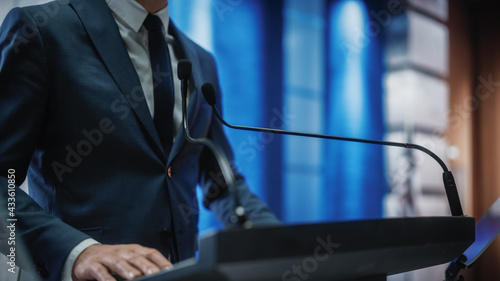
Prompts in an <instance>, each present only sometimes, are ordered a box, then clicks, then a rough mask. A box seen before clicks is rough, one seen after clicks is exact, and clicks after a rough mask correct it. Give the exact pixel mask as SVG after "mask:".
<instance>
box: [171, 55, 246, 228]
mask: <svg viewBox="0 0 500 281" xmlns="http://www.w3.org/2000/svg"><path fill="white" fill-rule="evenodd" d="M191 69H192V65H191V62H190V61H189V60H187V59H183V60H180V61H179V63H178V65H177V76H178V78H179V79H180V80H181V95H182V124H183V128H184V137H185V138H186V140H187V141H188V142H189V143H193V144H201V145H204V146H206V147H208V148H209V149H210V151H212V153H213V155H214V156H215V159H216V160H217V163H218V164H219V167H220V169H221V172H222V175H223V177H224V180H225V182H226V186H227V188H228V189H229V191H231V192H232V194H233V196H234V204H235V208H234V214H232V215H231V217H230V221H231V223H233V224H236V225H240V226H242V227H243V228H246V229H248V228H251V227H252V222H251V221H250V220H249V218H248V216H247V214H246V210H245V208H244V207H243V205H242V204H241V202H240V197H239V194H238V189H237V187H236V184H235V182H236V181H235V177H234V173H233V170H232V168H231V165H230V164H229V161H228V160H227V158H226V156H225V154H224V153H223V152H222V150H221V149H220V148H219V147H218V146H217V145H216V144H215V143H214V142H213V141H211V140H209V139H207V138H196V139H195V138H192V137H191V135H190V133H189V126H188V120H187V92H188V87H189V86H188V85H189V78H190V77H191Z"/></svg>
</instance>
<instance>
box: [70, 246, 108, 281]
mask: <svg viewBox="0 0 500 281" xmlns="http://www.w3.org/2000/svg"><path fill="white" fill-rule="evenodd" d="M95 244H99V242H97V241H96V240H94V239H92V238H88V239H85V240H83V241H82V242H80V244H78V245H76V246H75V247H74V248H73V250H71V252H70V253H69V255H68V257H67V258H66V261H65V262H64V266H63V269H62V277H61V280H62V281H73V278H72V277H71V275H72V272H73V265H74V264H75V260H76V258H77V257H78V256H79V255H80V254H81V253H82V252H83V250H85V249H87V248H88V247H90V246H92V245H95Z"/></svg>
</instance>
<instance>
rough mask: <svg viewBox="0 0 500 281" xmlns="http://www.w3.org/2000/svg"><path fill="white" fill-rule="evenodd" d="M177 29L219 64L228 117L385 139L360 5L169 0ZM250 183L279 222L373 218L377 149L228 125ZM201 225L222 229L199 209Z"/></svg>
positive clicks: (377, 66)
mask: <svg viewBox="0 0 500 281" xmlns="http://www.w3.org/2000/svg"><path fill="white" fill-rule="evenodd" d="M169 5H170V14H171V18H172V20H173V21H174V22H175V24H176V25H177V26H178V27H179V28H180V29H181V30H183V31H184V32H185V33H186V34H188V36H190V37H191V38H192V39H193V40H194V41H196V42H197V43H199V44H200V45H202V46H203V47H205V48H206V49H208V50H209V51H210V52H212V53H213V54H214V56H215V58H216V60H217V63H218V68H219V76H220V80H221V81H220V82H221V87H222V90H223V100H222V104H223V108H224V109H223V114H224V116H225V118H226V119H227V120H228V121H229V122H230V123H233V124H240V125H250V126H263V127H273V128H285V129H292V130H300V131H307V132H314V133H327V134H334V135H341V136H349V137H365V138H373V139H382V137H383V133H384V127H383V121H382V120H383V116H382V115H383V113H382V89H381V81H382V74H383V68H382V59H381V58H382V48H383V45H382V43H381V42H382V38H383V32H380V33H379V34H375V33H374V32H373V30H371V29H370V25H369V22H370V21H371V20H372V19H370V16H369V11H370V9H376V7H374V6H370V3H365V1H355V0H341V1H340V0H339V1H326V0H313V1H303V0H275V1H266V0H170V1H169ZM226 133H227V135H228V137H229V139H230V141H231V143H232V146H233V150H234V153H235V158H236V165H237V166H238V168H239V170H240V171H241V172H242V173H243V174H244V175H245V177H246V179H247V182H248V184H249V186H250V187H251V189H252V190H253V191H254V192H255V193H256V194H258V195H259V196H260V197H261V198H262V199H263V200H264V201H265V202H267V204H268V205H269V206H270V207H271V209H272V210H273V211H274V212H275V213H276V214H277V215H278V216H279V217H280V218H281V219H282V220H283V221H284V222H286V223H302V222H319V221H334V220H345V219H363V218H374V217H380V216H381V215H382V196H383V194H384V193H385V191H386V183H385V179H384V170H383V166H384V165H383V163H384V160H383V154H382V149H381V148H379V147H374V146H370V145H357V144H350V143H340V142H336V141H322V140H314V139H313V140H311V139H304V138H299V137H291V136H285V137H280V136H276V135H268V134H262V133H253V132H242V131H234V130H230V129H228V130H226ZM200 216H201V218H200V226H199V227H200V231H202V232H204V231H206V230H209V229H214V228H220V224H218V223H217V222H216V220H215V218H214V217H213V215H212V214H210V213H209V212H207V211H205V210H203V211H202V212H201V214H200Z"/></svg>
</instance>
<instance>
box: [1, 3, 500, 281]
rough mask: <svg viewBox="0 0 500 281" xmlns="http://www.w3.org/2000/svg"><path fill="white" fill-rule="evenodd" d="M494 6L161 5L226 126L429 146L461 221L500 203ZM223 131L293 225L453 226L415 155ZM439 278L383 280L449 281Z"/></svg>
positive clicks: (481, 274)
mask: <svg viewBox="0 0 500 281" xmlns="http://www.w3.org/2000/svg"><path fill="white" fill-rule="evenodd" d="M42 2H47V1H35V0H17V1H14V0H8V1H5V0H2V2H0V20H3V18H4V16H5V14H6V13H7V12H8V11H9V10H10V9H11V8H12V7H15V6H25V5H31V4H37V3H42ZM497 2H498V1H494V0H491V1H489V0H450V1H448V0H380V1H377V0H364V1H362V0H309V1H304V0H272V1H269V0H267V1H266V0H170V1H169V6H170V14H171V18H172V20H173V22H174V23H175V24H176V25H177V26H178V27H179V28H180V29H181V30H182V31H184V32H185V33H186V34H187V35H188V36H189V37H190V38H192V39H193V40H194V41H195V42H197V43H198V44H200V45H201V46H203V47H204V48H206V49H207V50H209V51H210V52H211V53H212V54H213V55H214V56H215V58H216V61H217V63H218V69H219V78H220V82H221V87H222V90H223V99H222V101H220V102H221V103H222V105H223V114H224V117H225V119H226V120H227V121H228V122H229V123H232V124H237V125H248V126H261V127H269V128H276V129H287V130H297V131H303V132H311V133H321V134H330V135H337V136H344V137H354V138H369V139H375V140H389V141H400V142H413V143H417V144H420V145H423V146H425V147H427V148H429V149H430V150H432V151H434V152H435V153H436V154H437V155H439V156H440V157H441V158H442V159H443V160H445V162H446V163H447V165H448V167H449V168H450V170H451V171H452V172H453V173H454V175H455V179H456V181H457V185H458V188H459V193H460V197H461V201H462V206H463V208H464V212H465V213H466V214H467V215H468V216H474V217H476V219H479V218H480V217H481V216H482V215H483V214H484V213H485V212H486V210H487V209H488V208H489V207H490V206H491V205H492V204H493V202H495V200H496V199H497V198H498V197H499V196H500V173H498V172H497V171H498V170H499V168H500V147H498V145H497V143H498V142H500V124H499V122H500V97H499V96H498V93H497V88H498V87H499V86H500V54H497V52H498V50H500V19H499V18H498V17H497V16H496V15H497V13H498V12H500V4H499V3H497ZM48 16H50V14H49V13H48ZM226 132H227V135H228V137H229V139H230V141H231V143H232V145H233V150H234V154H235V158H236V163H235V164H236V166H237V167H238V169H239V170H240V171H241V173H242V174H243V175H245V177H246V179H247V182H248V184H249V186H250V187H251V189H252V190H253V191H254V192H255V193H256V194H258V195H259V196H260V197H261V198H262V199H263V200H264V201H265V202H266V203H267V204H268V205H269V206H270V208H271V209H272V210H273V211H274V212H275V213H276V214H277V216H278V217H279V218H280V219H282V220H283V221H284V222H285V223H287V224H297V223H313V222H332V221H340V220H360V219H372V218H383V217H405V216H443V215H444V216H446V215H449V214H450V212H449V207H448V203H447V200H446V196H445V193H444V188H443V183H442V179H441V178H442V176H441V174H442V170H441V168H440V166H439V165H438V164H437V163H436V162H435V161H434V160H433V159H432V158H430V157H428V156H427V155H425V154H423V153H421V152H418V151H409V150H405V149H400V148H390V149H389V148H383V147H379V146H374V145H369V144H357V143H347V142H339V141H325V140H315V139H306V138H301V137H292V136H286V137H283V136H278V135H270V134H263V133H254V132H244V131H235V130H231V129H228V130H226ZM200 215H201V220H200V225H199V227H200V231H201V232H202V233H207V232H208V231H212V230H216V229H220V228H221V226H220V225H219V224H218V223H217V221H216V220H215V218H214V217H213V215H212V214H210V213H209V212H207V211H205V210H204V211H203V212H202V213H201V214H200ZM408 254H411V253H408ZM499 262H500V242H499V239H497V240H496V241H495V242H494V243H493V244H492V245H491V246H490V248H489V249H488V250H487V251H486V252H485V253H484V255H483V256H482V257H481V258H480V259H479V260H478V261H477V262H476V264H475V266H474V267H473V268H472V269H471V270H469V271H468V272H467V274H466V276H467V278H466V280H497V279H498V276H500V268H499V267H498V263H499ZM445 268H446V265H443V266H438V267H435V268H430V269H426V270H420V271H415V272H410V273H406V274H402V275H397V276H392V277H390V279H389V280H408V281H410V280H443V279H444V275H443V272H444V270H445Z"/></svg>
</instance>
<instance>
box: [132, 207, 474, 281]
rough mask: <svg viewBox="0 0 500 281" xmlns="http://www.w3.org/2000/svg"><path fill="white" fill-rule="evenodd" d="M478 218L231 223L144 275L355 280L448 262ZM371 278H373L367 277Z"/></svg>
mask: <svg viewBox="0 0 500 281" xmlns="http://www.w3.org/2000/svg"><path fill="white" fill-rule="evenodd" d="M474 233H475V231H474V218H470V217H423V218H391V219H378V220H364V221H345V222H334V223H321V224H306V225H288V226H274V227H263V228H254V229H249V230H243V229H232V230H228V231H221V232H216V233H213V234H210V235H208V236H206V237H203V238H202V239H201V241H200V256H199V260H198V261H194V260H191V261H188V262H187V263H185V264H187V266H180V267H178V268H177V269H175V268H176V267H175V265H174V270H172V271H170V272H162V273H158V274H156V275H153V276H150V277H143V278H141V279H140V280H144V281H146V280H147V281H160V280H162V281H164V280H291V281H292V280H293V281H296V280H306V279H307V280H350V279H354V278H362V277H370V276H388V275H392V274H396V273H400V272H406V271H410V270H415V269H419V268H424V267H429V266H433V265H438V264H442V263H446V262H449V261H451V260H453V259H455V258H456V257H458V256H459V255H460V254H462V253H463V252H464V251H465V250H466V249H467V248H468V247H469V245H470V244H472V243H473V242H474V238H475V237H474V235H475V234H474ZM367 280H368V279H367Z"/></svg>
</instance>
